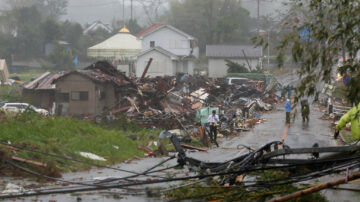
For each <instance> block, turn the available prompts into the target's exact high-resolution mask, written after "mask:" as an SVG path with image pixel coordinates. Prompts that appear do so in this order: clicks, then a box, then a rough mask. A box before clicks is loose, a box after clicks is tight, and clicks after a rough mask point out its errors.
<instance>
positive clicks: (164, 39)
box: [142, 27, 199, 57]
mask: <svg viewBox="0 0 360 202" xmlns="http://www.w3.org/2000/svg"><path fill="white" fill-rule="evenodd" d="M151 41H154V42H155V46H160V47H161V48H163V49H165V50H167V51H170V52H171V53H173V54H175V55H182V56H188V55H190V53H191V48H190V40H188V39H187V38H186V37H185V36H183V35H181V34H179V33H178V32H175V31H173V30H171V29H169V28H167V27H164V28H162V29H160V30H158V31H156V32H154V33H151V34H149V35H147V36H145V37H144V38H143V40H142V51H146V50H149V49H150V48H151V47H150V42H151ZM192 55H194V56H195V57H199V48H198V47H196V48H194V50H193V53H192Z"/></svg>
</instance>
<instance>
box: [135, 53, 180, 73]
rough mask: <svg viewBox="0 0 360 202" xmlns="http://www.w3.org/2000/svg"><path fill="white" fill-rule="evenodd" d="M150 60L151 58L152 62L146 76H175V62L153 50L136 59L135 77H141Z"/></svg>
mask: <svg viewBox="0 0 360 202" xmlns="http://www.w3.org/2000/svg"><path fill="white" fill-rule="evenodd" d="M150 58H153V61H152V63H151V65H150V68H149V70H148V73H147V74H146V76H151V77H156V76H166V75H167V76H174V75H175V74H176V62H175V61H172V60H171V59H170V57H168V56H166V55H164V54H162V53H159V52H158V51H156V50H153V51H150V52H148V53H146V54H144V55H142V56H139V57H138V58H137V61H136V67H135V69H136V77H141V76H142V74H143V72H144V69H145V67H146V65H147V63H148V61H149V59H150Z"/></svg>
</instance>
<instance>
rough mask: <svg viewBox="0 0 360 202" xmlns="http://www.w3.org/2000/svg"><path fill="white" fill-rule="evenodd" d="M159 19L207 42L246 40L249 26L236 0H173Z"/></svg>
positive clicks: (244, 41) (246, 16)
mask: <svg viewBox="0 0 360 202" xmlns="http://www.w3.org/2000/svg"><path fill="white" fill-rule="evenodd" d="M162 20H163V21H165V22H166V23H169V24H171V25H173V26H175V27H177V28H179V29H180V30H183V31H185V32H187V33H189V34H191V35H193V36H195V37H196V38H197V39H198V40H199V46H200V48H201V49H202V50H204V48H205V45H207V44H217V43H239V42H242V43H247V42H249V39H250V34H249V33H250V30H251V28H252V27H251V25H252V24H254V23H253V20H252V19H251V18H250V15H249V12H248V11H247V10H246V9H244V8H242V7H241V2H240V1H239V0H196V1H194V0H181V1H180V0H173V1H171V2H170V9H169V11H168V12H166V13H165V14H164V16H163V17H162Z"/></svg>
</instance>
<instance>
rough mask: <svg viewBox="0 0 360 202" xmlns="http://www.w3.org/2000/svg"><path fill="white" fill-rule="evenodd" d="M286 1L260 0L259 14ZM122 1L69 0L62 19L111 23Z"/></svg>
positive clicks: (247, 2)
mask: <svg viewBox="0 0 360 202" xmlns="http://www.w3.org/2000/svg"><path fill="white" fill-rule="evenodd" d="M194 1H196V0H194ZM287 1H289V0H260V2H261V3H260V15H271V16H273V17H276V16H277V15H278V13H279V10H280V11H284V10H286V9H285V8H286V7H284V6H283V2H287ZM4 2H6V0H0V8H1V9H0V10H3V9H6V7H5V4H4ZM122 2H123V0H69V7H68V10H67V15H65V16H63V19H64V20H65V19H66V20H71V21H76V22H79V23H80V24H82V25H84V24H86V23H92V22H94V21H97V20H101V21H103V22H104V23H108V24H111V22H112V20H113V19H122V16H123V12H122ZM125 4H126V5H127V6H126V9H125V16H126V18H127V19H128V18H130V6H129V5H130V0H125ZM242 4H243V7H244V8H246V9H248V10H249V11H250V13H251V16H252V17H256V16H257V0H243V1H242ZM134 6H135V9H134V16H135V17H137V18H139V19H141V18H144V16H142V12H141V9H140V7H139V6H138V4H137V3H136V0H134ZM136 7H137V8H136ZM140 22H142V20H140Z"/></svg>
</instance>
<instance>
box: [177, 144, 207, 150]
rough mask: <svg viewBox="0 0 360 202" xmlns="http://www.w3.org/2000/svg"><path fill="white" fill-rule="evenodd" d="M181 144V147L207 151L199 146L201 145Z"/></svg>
mask: <svg viewBox="0 0 360 202" xmlns="http://www.w3.org/2000/svg"><path fill="white" fill-rule="evenodd" d="M181 146H182V147H183V148H186V149H194V150H198V151H202V152H206V151H207V149H204V148H201V147H195V146H191V145H187V144H181Z"/></svg>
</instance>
